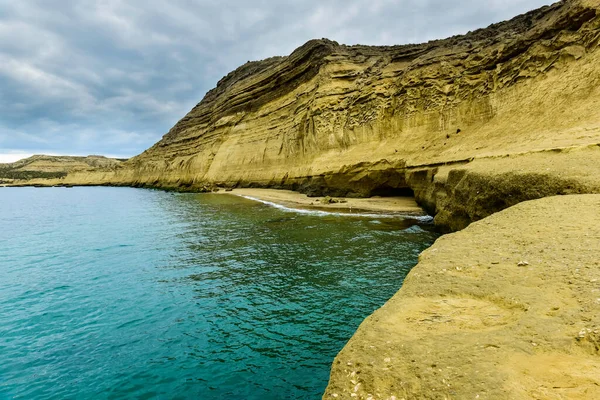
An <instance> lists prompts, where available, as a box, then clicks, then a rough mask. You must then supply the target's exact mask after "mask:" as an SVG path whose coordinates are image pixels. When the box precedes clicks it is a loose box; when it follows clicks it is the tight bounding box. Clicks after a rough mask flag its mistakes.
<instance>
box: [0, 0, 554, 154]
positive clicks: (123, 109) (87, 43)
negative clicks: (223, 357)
mask: <svg viewBox="0 0 600 400" xmlns="http://www.w3.org/2000/svg"><path fill="white" fill-rule="evenodd" d="M544 4H549V2H548V1H545V0H488V1H485V2H482V1H480V0H455V1H449V0H320V1H318V0H255V1H243V0H222V1H218V2H217V1H214V0H144V1H142V0H128V1H124V0H123V1H120V0H79V1H68V0H64V1H59V0H54V1H48V0H20V1H13V0H0V88H1V90H0V110H1V113H0V155H1V154H6V153H15V152H17V153H40V152H43V153H55V154H56V153H61V154H108V155H115V156H131V155H135V154H137V153H139V152H141V151H142V150H144V149H145V148H147V147H149V146H150V145H152V144H153V143H154V142H156V141H157V140H158V139H159V138H160V137H161V136H162V135H163V134H164V133H165V132H166V131H167V130H168V129H169V128H170V127H171V126H172V125H173V124H174V123H175V122H176V121H177V120H178V119H179V118H181V117H182V116H183V115H184V114H185V113H186V112H187V111H188V110H189V109H191V108H192V107H193V106H194V105H195V104H196V103H198V102H199V101H200V100H201V98H202V97H203V96H204V93H205V92H206V91H207V90H209V89H210V88H212V87H213V86H214V85H215V83H216V82H217V81H218V80H219V79H220V78H221V77H222V76H223V75H225V74H227V73H228V72H229V71H231V70H232V69H234V68H236V67H237V66H239V65H241V64H243V63H245V62H246V61H248V60H256V59H263V58H266V57H270V56H274V55H286V54H289V53H290V52H291V51H293V50H294V49H295V48H296V47H298V46H300V45H301V44H303V43H304V42H306V41H307V40H309V39H313V38H322V37H327V38H330V39H333V40H336V41H338V42H340V43H346V44H359V43H360V44H373V45H374V44H403V43H416V42H423V41H427V40H430V39H436V38H443V37H447V36H450V35H454V34H459V33H465V32H467V31H469V30H473V29H476V28H480V27H484V26H487V25H489V24H490V23H493V22H498V21H501V20H504V19H507V18H510V17H512V16H515V15H517V14H519V13H522V12H525V11H528V10H530V9H533V8H537V7H539V6H542V5H544ZM0 161H1V159H0Z"/></svg>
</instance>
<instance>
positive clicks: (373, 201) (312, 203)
mask: <svg viewBox="0 0 600 400" xmlns="http://www.w3.org/2000/svg"><path fill="white" fill-rule="evenodd" d="M218 193H221V194H230V195H235V196H241V197H245V198H251V199H257V200H262V201H268V202H272V203H276V204H280V205H283V206H286V207H291V208H302V209H315V210H335V211H341V212H351V211H372V212H381V213H384V212H385V213H404V214H415V215H425V214H426V213H425V211H423V209H422V208H421V207H419V205H418V204H417V203H416V201H415V199H414V198H412V197H371V198H368V199H354V198H339V197H333V198H331V199H332V200H334V201H338V202H337V203H327V202H326V201H325V200H324V199H326V198H325V197H308V196H307V195H305V194H302V193H298V192H293V191H291V190H277V189H233V190H232V191H228V192H227V191H224V190H220V191H219V192H218Z"/></svg>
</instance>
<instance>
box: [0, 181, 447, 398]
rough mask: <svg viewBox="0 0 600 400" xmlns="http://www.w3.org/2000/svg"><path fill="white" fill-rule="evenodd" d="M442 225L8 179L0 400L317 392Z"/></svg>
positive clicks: (2, 223) (0, 212)
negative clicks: (27, 184) (13, 183)
mask: <svg viewBox="0 0 600 400" xmlns="http://www.w3.org/2000/svg"><path fill="white" fill-rule="evenodd" d="M437 237H438V234H437V233H436V232H435V230H434V229H433V227H432V225H431V222H430V220H429V219H427V218H414V217H411V216H402V215H397V214H392V215H388V214H374V213H366V214H360V213H354V214H343V213H328V212H319V211H303V210H293V209H289V208H285V207H281V206H279V207H276V206H274V205H272V204H265V203H261V202H257V201H254V200H252V199H245V198H241V197H237V196H233V195H225V194H191V193H185V194H184V193H171V192H164V191H157V190H147V189H134V188H112V187H75V188H0V399H34V400H35V399H234V398H235V399H318V398H320V397H321V396H322V393H323V392H324V390H325V387H326V386H327V382H328V378H329V371H330V366H331V364H332V362H333V360H334V357H335V356H336V354H337V353H338V352H339V351H340V350H341V349H342V348H343V346H344V345H345V343H346V342H347V341H348V340H349V339H350V338H351V337H352V335H353V333H354V332H355V331H356V329H357V328H358V326H359V325H360V323H361V322H362V321H363V320H364V319H365V318H366V317H367V316H368V315H370V314H371V313H373V311H375V310H376V309H377V308H379V307H381V306H382V305H383V304H384V303H385V302H386V301H387V300H388V299H389V298H390V297H391V296H392V295H393V294H394V293H395V292H396V291H397V290H398V289H399V288H400V287H401V285H402V282H403V279H404V277H405V276H406V275H407V273H408V272H409V271H410V269H411V268H412V267H413V266H414V265H416V263H417V258H418V255H419V253H420V252H421V251H423V250H424V249H425V248H427V247H429V246H430V245H431V244H432V243H433V241H434V240H435V239H436V238H437Z"/></svg>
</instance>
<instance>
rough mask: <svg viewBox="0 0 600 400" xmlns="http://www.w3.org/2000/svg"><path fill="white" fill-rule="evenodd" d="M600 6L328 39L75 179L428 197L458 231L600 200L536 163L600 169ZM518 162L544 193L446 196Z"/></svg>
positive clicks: (259, 69) (248, 77) (224, 91)
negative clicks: (430, 32) (435, 36)
mask: <svg viewBox="0 0 600 400" xmlns="http://www.w3.org/2000/svg"><path fill="white" fill-rule="evenodd" d="M599 8H600V5H599V2H598V1H596V0H568V1H565V2H560V3H556V4H554V5H552V6H548V7H543V8H541V9H538V10H535V11H532V12H530V13H527V14H525V15H521V16H518V17H516V18H514V19H513V20H510V21H507V22H502V23H499V24H495V25H492V26H490V27H488V28H486V29H481V30H478V31H475V32H470V33H468V34H466V35H462V36H456V37H452V38H449V39H445V40H438V41H432V42H429V43H425V44H420V45H405V46H389V47H368V46H345V45H340V44H338V43H336V42H332V41H329V40H313V41H310V42H308V43H306V44H305V45H304V46H302V47H300V48H299V49H297V50H296V51H294V52H293V53H292V54H291V55H290V56H287V57H276V58H271V59H267V60H263V61H259V62H250V63H247V64H245V65H243V66H242V67H240V68H238V69H237V70H235V71H234V72H232V73H230V74H229V75H227V76H226V77H225V78H223V79H222V80H221V81H220V82H219V83H218V84H217V87H216V88H215V89H213V90H211V91H210V92H209V93H208V94H207V95H206V97H205V98H204V99H203V100H202V101H201V102H200V103H199V104H198V105H197V106H196V107H194V109H193V110H192V111H190V112H189V113H188V114H187V115H186V116H185V117H184V118H183V119H182V120H181V121H179V122H178V123H177V124H176V125H175V126H174V127H173V128H172V129H171V130H170V131H169V132H168V133H167V134H166V135H165V136H164V137H163V138H162V140H160V141H159V142H158V143H157V144H156V145H154V146H153V147H151V148H150V149H148V150H147V151H145V152H144V153H142V154H140V155H139V156H137V157H134V158H133V159H131V160H130V161H128V162H126V163H124V165H123V167H122V168H121V169H120V170H119V172H118V173H116V174H115V173H112V171H108V173H106V172H103V173H98V174H75V175H73V176H70V177H69V179H70V180H71V182H73V183H89V184H91V183H110V184H127V185H138V186H153V187H164V188H167V187H169V188H183V189H185V188H188V189H191V190H195V189H199V188H201V187H203V186H205V185H207V184H209V185H210V184H218V185H225V186H238V187H245V186H258V187H261V186H262V187H274V188H286V189H294V190H300V191H303V192H305V193H309V194H329V195H335V196H343V195H346V196H358V197H360V196H370V195H376V194H383V195H385V194H393V193H405V192H410V190H414V191H415V193H416V195H417V200H418V201H419V202H420V203H421V204H423V205H425V206H426V208H427V209H428V211H430V212H431V213H434V214H439V215H440V216H439V218H437V219H436V221H437V222H438V224H439V225H440V226H442V227H445V228H447V229H452V230H455V229H460V228H462V227H464V226H466V224H467V223H468V222H470V221H473V220H477V219H479V218H481V217H484V216H486V215H489V214H491V213H493V212H495V211H498V210H500V209H503V208H505V207H507V206H510V205H512V204H516V203H518V202H519V201H523V200H528V199H532V198H538V197H543V196H546V195H549V194H561V193H585V192H589V191H597V190H598V186H599V185H598V183H597V182H592V183H590V184H586V185H579V184H577V185H574V184H573V182H572V180H568V179H567V180H565V179H563V177H562V176H561V173H554V172H553V171H550V172H546V171H545V170H544V171H542V170H540V169H539V168H538V166H537V164H536V161H541V160H542V159H544V157H545V156H547V157H545V158H546V159H548V158H551V157H553V156H554V155H557V154H559V151H563V152H566V153H569V152H571V151H573V150H574V149H575V150H576V149H581V151H587V152H588V154H587V155H586V156H582V157H580V159H581V160H585V159H586V157H589V158H588V159H587V162H585V163H584V164H583V166H582V167H585V166H590V165H598V164H600V163H599V162H598V161H600V160H599V159H598V154H599V153H598V149H597V147H595V145H596V144H598V143H600V67H598V66H599V65H600V51H598V48H599V41H600V16H599V15H598V9H599ZM550 149H552V150H554V151H553V152H548V151H547V150H550ZM513 156H516V157H518V162H523V163H524V165H527V166H528V167H527V171H525V172H526V174H527V175H526V176H525V177H524V178H523V179H524V180H533V181H535V182H537V183H536V186H537V187H538V188H539V189H540V190H537V191H536V190H523V189H524V187H523V186H519V185H513V187H512V188H509V189H506V190H505V191H509V192H510V193H509V194H510V196H509V197H506V198H505V199H504V200H499V201H497V202H492V203H490V202H488V201H487V200H485V199H476V198H475V199H474V198H467V199H460V201H461V202H464V201H466V202H467V203H469V204H470V206H469V207H464V205H463V204H457V203H456V202H453V201H446V200H448V199H453V197H454V196H455V195H457V194H459V193H462V194H459V196H471V195H475V194H476V193H474V192H465V191H464V190H462V189H461V190H460V191H458V190H457V189H458V188H460V187H462V188H464V187H466V186H469V185H471V183H469V182H470V181H472V180H476V181H478V182H479V181H485V180H487V178H486V176H485V175H486V172H485V170H482V169H478V170H477V174H475V175H473V173H471V166H472V165H471V164H473V163H472V161H473V160H480V159H499V157H500V158H506V157H509V158H510V157H513ZM529 156H531V157H530V158H529ZM545 162H546V163H548V162H547V161H545ZM511 163H512V162H510V161H509V162H508V164H511ZM505 164H506V162H505ZM550 164H552V162H550ZM512 165H514V163H512ZM452 167H453V168H452ZM573 168H577V166H573ZM449 169H459V170H460V171H458V172H452V171H449ZM542 172H543V173H542ZM511 173H512V174H518V173H519V169H518V168H512V171H511ZM592 175H593V174H592ZM546 178H548V179H550V180H552V182H553V184H552V185H550V189H548V188H546V186H547V185H546V184H545V182H546ZM465 179H466V180H465ZM498 182H499V181H498ZM498 182H496V183H498ZM479 184H482V182H480V183H478V185H479ZM488 186H489V185H488ZM500 192H502V190H500ZM463 200H464V201H463Z"/></svg>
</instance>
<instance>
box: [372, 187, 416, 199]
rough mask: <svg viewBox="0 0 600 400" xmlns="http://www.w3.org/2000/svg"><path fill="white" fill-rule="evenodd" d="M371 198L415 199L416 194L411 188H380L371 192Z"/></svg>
mask: <svg viewBox="0 0 600 400" xmlns="http://www.w3.org/2000/svg"><path fill="white" fill-rule="evenodd" d="M371 196H380V197H398V196H402V197H415V192H414V191H413V190H412V189H411V188H409V187H392V186H388V185H384V186H379V187H377V188H375V189H373V190H372V191H371Z"/></svg>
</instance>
